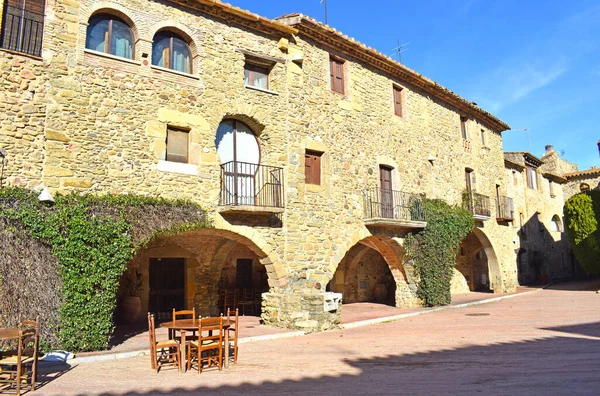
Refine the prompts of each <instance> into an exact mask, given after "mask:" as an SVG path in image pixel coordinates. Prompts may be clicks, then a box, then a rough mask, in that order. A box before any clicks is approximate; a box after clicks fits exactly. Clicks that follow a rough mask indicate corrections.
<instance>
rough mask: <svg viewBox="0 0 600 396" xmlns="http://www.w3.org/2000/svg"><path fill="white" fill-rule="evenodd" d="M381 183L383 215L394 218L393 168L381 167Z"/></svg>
mask: <svg viewBox="0 0 600 396" xmlns="http://www.w3.org/2000/svg"><path fill="white" fill-rule="evenodd" d="M379 185H380V186H381V217H384V218H386V219H393V218H394V194H393V191H392V169H391V168H388V167H386V166H380V167H379Z"/></svg>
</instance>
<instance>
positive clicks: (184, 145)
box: [165, 127, 190, 163]
mask: <svg viewBox="0 0 600 396" xmlns="http://www.w3.org/2000/svg"><path fill="white" fill-rule="evenodd" d="M189 136H190V131H188V130H185V129H179V128H174V127H167V153H166V156H165V159H166V160H167V161H171V162H183V163H188V146H189Z"/></svg>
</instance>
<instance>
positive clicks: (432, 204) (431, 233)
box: [404, 199, 475, 307]
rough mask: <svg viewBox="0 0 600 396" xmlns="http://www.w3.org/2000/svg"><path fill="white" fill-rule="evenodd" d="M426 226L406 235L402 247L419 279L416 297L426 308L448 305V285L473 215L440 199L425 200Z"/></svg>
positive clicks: (469, 230) (470, 226) (449, 300)
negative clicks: (418, 231)
mask: <svg viewBox="0 0 600 396" xmlns="http://www.w3.org/2000/svg"><path fill="white" fill-rule="evenodd" d="M424 211H425V216H426V218H427V226H426V227H425V228H424V229H423V231H421V232H420V233H418V234H415V235H408V236H407V238H406V240H405V242H404V246H405V248H406V253H407V254H406V257H407V259H409V260H412V261H413V263H414V266H415V269H416V271H417V274H418V276H419V278H420V281H419V285H418V290H417V295H418V297H419V298H420V299H422V300H423V301H424V303H425V305H427V306H430V307H432V306H438V305H447V304H450V302H451V295H450V282H451V280H452V274H453V268H454V265H455V263H456V254H457V253H458V248H459V246H460V242H461V241H462V240H463V239H464V238H465V237H466V236H467V235H468V234H469V232H471V230H472V229H473V226H474V225H475V223H474V220H473V215H472V214H471V213H470V212H469V211H468V210H466V209H465V208H463V207H460V206H450V205H448V204H447V203H446V202H445V201H442V200H440V199H426V200H425V201H424Z"/></svg>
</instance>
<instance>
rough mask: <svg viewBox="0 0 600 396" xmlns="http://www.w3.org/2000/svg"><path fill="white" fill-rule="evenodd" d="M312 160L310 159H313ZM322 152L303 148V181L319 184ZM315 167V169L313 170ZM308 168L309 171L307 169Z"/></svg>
mask: <svg viewBox="0 0 600 396" xmlns="http://www.w3.org/2000/svg"><path fill="white" fill-rule="evenodd" d="M313 159H314V161H311V160H313ZM322 159H323V153H322V152H320V151H315V150H308V149H307V150H305V152H304V183H306V184H311V185H314V186H320V185H321V164H322V162H323V160H322ZM315 167H316V170H315ZM308 168H310V171H309V170H308Z"/></svg>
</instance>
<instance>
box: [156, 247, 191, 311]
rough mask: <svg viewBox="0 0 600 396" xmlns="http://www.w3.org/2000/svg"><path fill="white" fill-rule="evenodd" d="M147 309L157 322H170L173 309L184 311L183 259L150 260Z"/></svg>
mask: <svg viewBox="0 0 600 396" xmlns="http://www.w3.org/2000/svg"><path fill="white" fill-rule="evenodd" d="M149 275H150V276H149V278H150V279H149V281H150V300H149V302H148V309H149V311H150V312H152V313H154V317H155V318H156V319H157V320H161V321H164V320H170V319H171V318H172V313H173V308H175V309H176V310H178V311H179V310H182V309H185V259H183V258H151V259H150V265H149Z"/></svg>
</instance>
